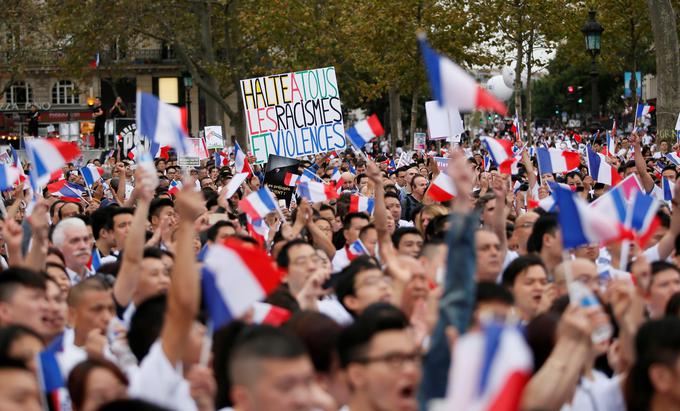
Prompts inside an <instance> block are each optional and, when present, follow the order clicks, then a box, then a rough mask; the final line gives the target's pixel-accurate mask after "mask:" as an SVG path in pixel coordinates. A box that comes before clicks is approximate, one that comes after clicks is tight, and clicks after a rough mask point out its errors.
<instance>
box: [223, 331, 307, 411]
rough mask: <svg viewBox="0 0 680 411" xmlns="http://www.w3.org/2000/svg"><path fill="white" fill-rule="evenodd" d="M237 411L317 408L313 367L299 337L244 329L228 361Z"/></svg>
mask: <svg viewBox="0 0 680 411" xmlns="http://www.w3.org/2000/svg"><path fill="white" fill-rule="evenodd" d="M228 368H229V378H230V381H231V398H232V400H233V402H234V407H233V409H234V411H297V410H309V409H314V407H316V406H318V404H317V403H316V402H315V400H314V393H313V385H314V367H313V365H312V362H311V360H310V359H309V356H308V355H307V352H306V350H305V347H304V345H303V344H302V342H301V341H300V339H299V338H298V337H296V336H295V335H293V334H291V333H289V332H287V331H284V330H282V329H280V328H274V327H271V326H266V325H256V326H252V327H250V328H246V329H245V330H243V331H242V332H241V333H240V334H239V335H238V337H237V338H236V341H235V342H234V346H233V348H232V351H231V355H230V358H229V362H228Z"/></svg>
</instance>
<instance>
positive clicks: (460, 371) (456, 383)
mask: <svg viewBox="0 0 680 411" xmlns="http://www.w3.org/2000/svg"><path fill="white" fill-rule="evenodd" d="M452 356H453V358H452V364H453V365H452V368H451V370H450V378H449V386H448V390H447V391H448V392H447V394H446V400H445V401H446V404H447V407H446V409H451V410H453V409H456V410H486V411H492V410H493V411H500V410H503V411H510V410H518V409H519V406H520V401H521V399H522V392H523V390H524V387H525V386H526V384H527V383H528V382H529V380H530V378H531V372H532V369H533V355H532V353H531V349H529V347H528V346H527V343H526V341H525V339H524V336H523V335H522V333H521V332H520V331H519V329H518V328H517V327H514V326H512V325H504V324H500V323H494V322H489V323H487V324H484V325H483V326H482V330H481V332H470V333H467V334H465V335H463V336H462V337H460V338H459V339H458V342H457V343H456V345H455V347H454V349H453V353H452Z"/></svg>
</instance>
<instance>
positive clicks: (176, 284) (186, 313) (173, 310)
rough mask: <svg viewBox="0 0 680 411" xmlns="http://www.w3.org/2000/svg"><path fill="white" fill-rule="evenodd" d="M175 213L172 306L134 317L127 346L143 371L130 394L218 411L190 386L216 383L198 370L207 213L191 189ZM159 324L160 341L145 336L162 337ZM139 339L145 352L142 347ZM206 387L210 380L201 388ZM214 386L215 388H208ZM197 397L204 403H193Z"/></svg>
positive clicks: (202, 330) (181, 197)
mask: <svg viewBox="0 0 680 411" xmlns="http://www.w3.org/2000/svg"><path fill="white" fill-rule="evenodd" d="M175 207H176V208H177V212H178V214H179V217H180V218H179V223H178V227H177V232H176V241H177V246H176V249H175V257H176V263H175V265H174V266H173V269H172V282H171V283H170V288H169V290H168V295H167V304H166V307H165V308H164V309H163V308H160V309H158V310H148V309H147V308H149V307H147V306H146V305H145V303H142V304H141V305H140V306H139V307H138V309H137V311H136V312H135V315H134V316H133V317H132V322H131V326H130V332H129V333H128V340H129V344H130V347H131V349H133V353H135V355H136V356H137V357H138V359H139V360H140V365H139V369H138V370H137V371H136V372H134V373H132V375H131V377H130V388H129V393H130V396H131V397H133V398H140V399H144V400H147V401H151V402H153V403H154V404H156V405H160V406H163V407H168V408H171V409H178V410H188V411H193V410H201V411H203V410H208V409H210V410H214V393H209V392H208V393H206V392H205V390H201V392H196V391H195V392H192V391H191V390H190V384H189V381H188V380H187V379H188V378H194V377H197V376H200V378H201V379H205V378H208V379H212V377H211V376H210V374H206V373H207V370H206V369H205V367H202V366H199V365H198V362H199V356H200V353H201V342H202V340H203V335H204V334H205V327H204V326H202V325H201V324H200V323H198V322H197V321H196V316H197V315H198V311H199V300H200V285H199V284H200V281H199V272H198V266H197V265H196V263H195V254H194V248H193V240H194V237H195V236H196V231H195V225H194V222H195V220H196V219H197V218H198V217H199V216H200V214H202V213H203V212H204V211H205V210H204V207H203V202H202V201H201V195H200V193H197V192H195V191H193V190H191V189H189V188H185V189H183V190H182V191H181V192H180V193H178V195H177V200H176V203H175ZM161 305H162V302H161ZM149 311H152V312H151V313H150V312H149ZM158 324H162V326H161V327H160V330H159V331H160V335H149V334H147V333H146V330H147V329H155V330H157V332H158ZM140 339H141V340H142V341H143V342H144V343H145V344H146V345H145V346H144V344H140V341H139V340H140ZM151 341H153V343H152V345H151V346H150V347H149V346H148V344H149V343H150V342H151ZM140 345H141V346H142V347H141V348H140ZM147 347H148V348H147ZM144 351H148V353H147V354H146V355H145V356H144V357H143V358H140V356H141V355H139V354H140V353H143V352H144ZM206 383H207V382H206V381H205V380H204V381H201V382H200V384H206ZM211 384H212V385H214V382H210V383H208V385H211ZM192 394H193V395H194V396H196V395H200V396H201V397H192Z"/></svg>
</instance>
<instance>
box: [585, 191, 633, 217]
mask: <svg viewBox="0 0 680 411" xmlns="http://www.w3.org/2000/svg"><path fill="white" fill-rule="evenodd" d="M590 207H592V208H595V209H597V210H598V211H599V212H601V213H606V214H610V215H612V214H613V215H614V216H616V218H617V220H618V221H619V222H620V223H621V224H625V222H626V215H627V214H628V200H626V196H625V193H624V192H623V188H622V187H621V186H617V187H613V188H612V189H611V190H609V191H607V193H606V195H603V196H602V197H600V198H599V199H598V200H597V201H595V202H592V203H590Z"/></svg>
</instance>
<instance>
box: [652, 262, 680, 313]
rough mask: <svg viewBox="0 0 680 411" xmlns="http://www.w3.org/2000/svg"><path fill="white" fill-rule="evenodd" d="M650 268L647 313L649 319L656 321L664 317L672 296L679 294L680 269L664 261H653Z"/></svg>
mask: <svg viewBox="0 0 680 411" xmlns="http://www.w3.org/2000/svg"><path fill="white" fill-rule="evenodd" d="M651 268H652V270H651V274H652V275H651V279H650V280H649V285H648V286H647V287H646V288H647V289H646V299H647V311H648V313H649V317H650V318H653V319H657V318H661V317H663V316H664V313H665V312H666V305H667V304H668V300H670V299H671V297H672V296H673V294H675V293H677V292H680V268H678V266H676V265H675V264H672V263H669V262H666V261H654V262H653V263H652V266H651ZM643 286H644V284H643Z"/></svg>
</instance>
